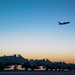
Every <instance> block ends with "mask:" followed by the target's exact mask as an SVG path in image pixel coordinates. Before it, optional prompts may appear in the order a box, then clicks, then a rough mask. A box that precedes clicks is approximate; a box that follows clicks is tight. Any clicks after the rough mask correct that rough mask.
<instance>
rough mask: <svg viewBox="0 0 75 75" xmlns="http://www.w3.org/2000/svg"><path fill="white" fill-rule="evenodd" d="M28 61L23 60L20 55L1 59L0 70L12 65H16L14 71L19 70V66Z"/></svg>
mask: <svg viewBox="0 0 75 75" xmlns="http://www.w3.org/2000/svg"><path fill="white" fill-rule="evenodd" d="M28 62H29V61H28V59H25V58H23V57H22V56H21V55H20V54H18V55H16V54H15V55H13V56H5V55H4V56H2V57H0V69H1V70H4V68H9V67H10V66H11V65H15V67H14V70H17V65H22V64H25V63H28Z"/></svg>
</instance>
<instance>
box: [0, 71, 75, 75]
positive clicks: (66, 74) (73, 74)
mask: <svg viewBox="0 0 75 75" xmlns="http://www.w3.org/2000/svg"><path fill="white" fill-rule="evenodd" d="M0 75H75V71H4V72H0Z"/></svg>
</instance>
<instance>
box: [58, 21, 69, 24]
mask: <svg viewBox="0 0 75 75" xmlns="http://www.w3.org/2000/svg"><path fill="white" fill-rule="evenodd" d="M58 23H59V25H66V24H69V23H70V22H63V23H61V22H59V21H58Z"/></svg>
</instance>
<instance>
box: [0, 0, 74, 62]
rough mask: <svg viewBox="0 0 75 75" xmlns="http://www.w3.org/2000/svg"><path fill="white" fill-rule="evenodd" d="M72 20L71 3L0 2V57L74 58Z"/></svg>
mask: <svg viewBox="0 0 75 75" xmlns="http://www.w3.org/2000/svg"><path fill="white" fill-rule="evenodd" d="M74 20H75V0H0V51H1V52H2V53H0V54H12V53H21V54H25V53H26V55H27V56H33V57H34V56H35V55H36V57H38V54H40V57H41V56H44V57H46V58H50V57H51V56H52V58H53V57H54V56H55V57H56V56H57V55H58V57H62V58H64V55H65V57H66V59H67V57H69V56H70V55H71V56H72V57H74V55H75V54H74V52H75V46H74V45H75V21H74ZM58 21H60V22H64V21H70V22H71V23H70V24H68V25H66V26H59V25H58ZM42 52H43V53H42ZM50 55H51V56H50ZM71 56H70V57H69V58H70V59H71V58H72V57H71ZM56 59H57V58H56ZM63 60H64V59H63ZM67 61H69V60H67Z"/></svg>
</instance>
